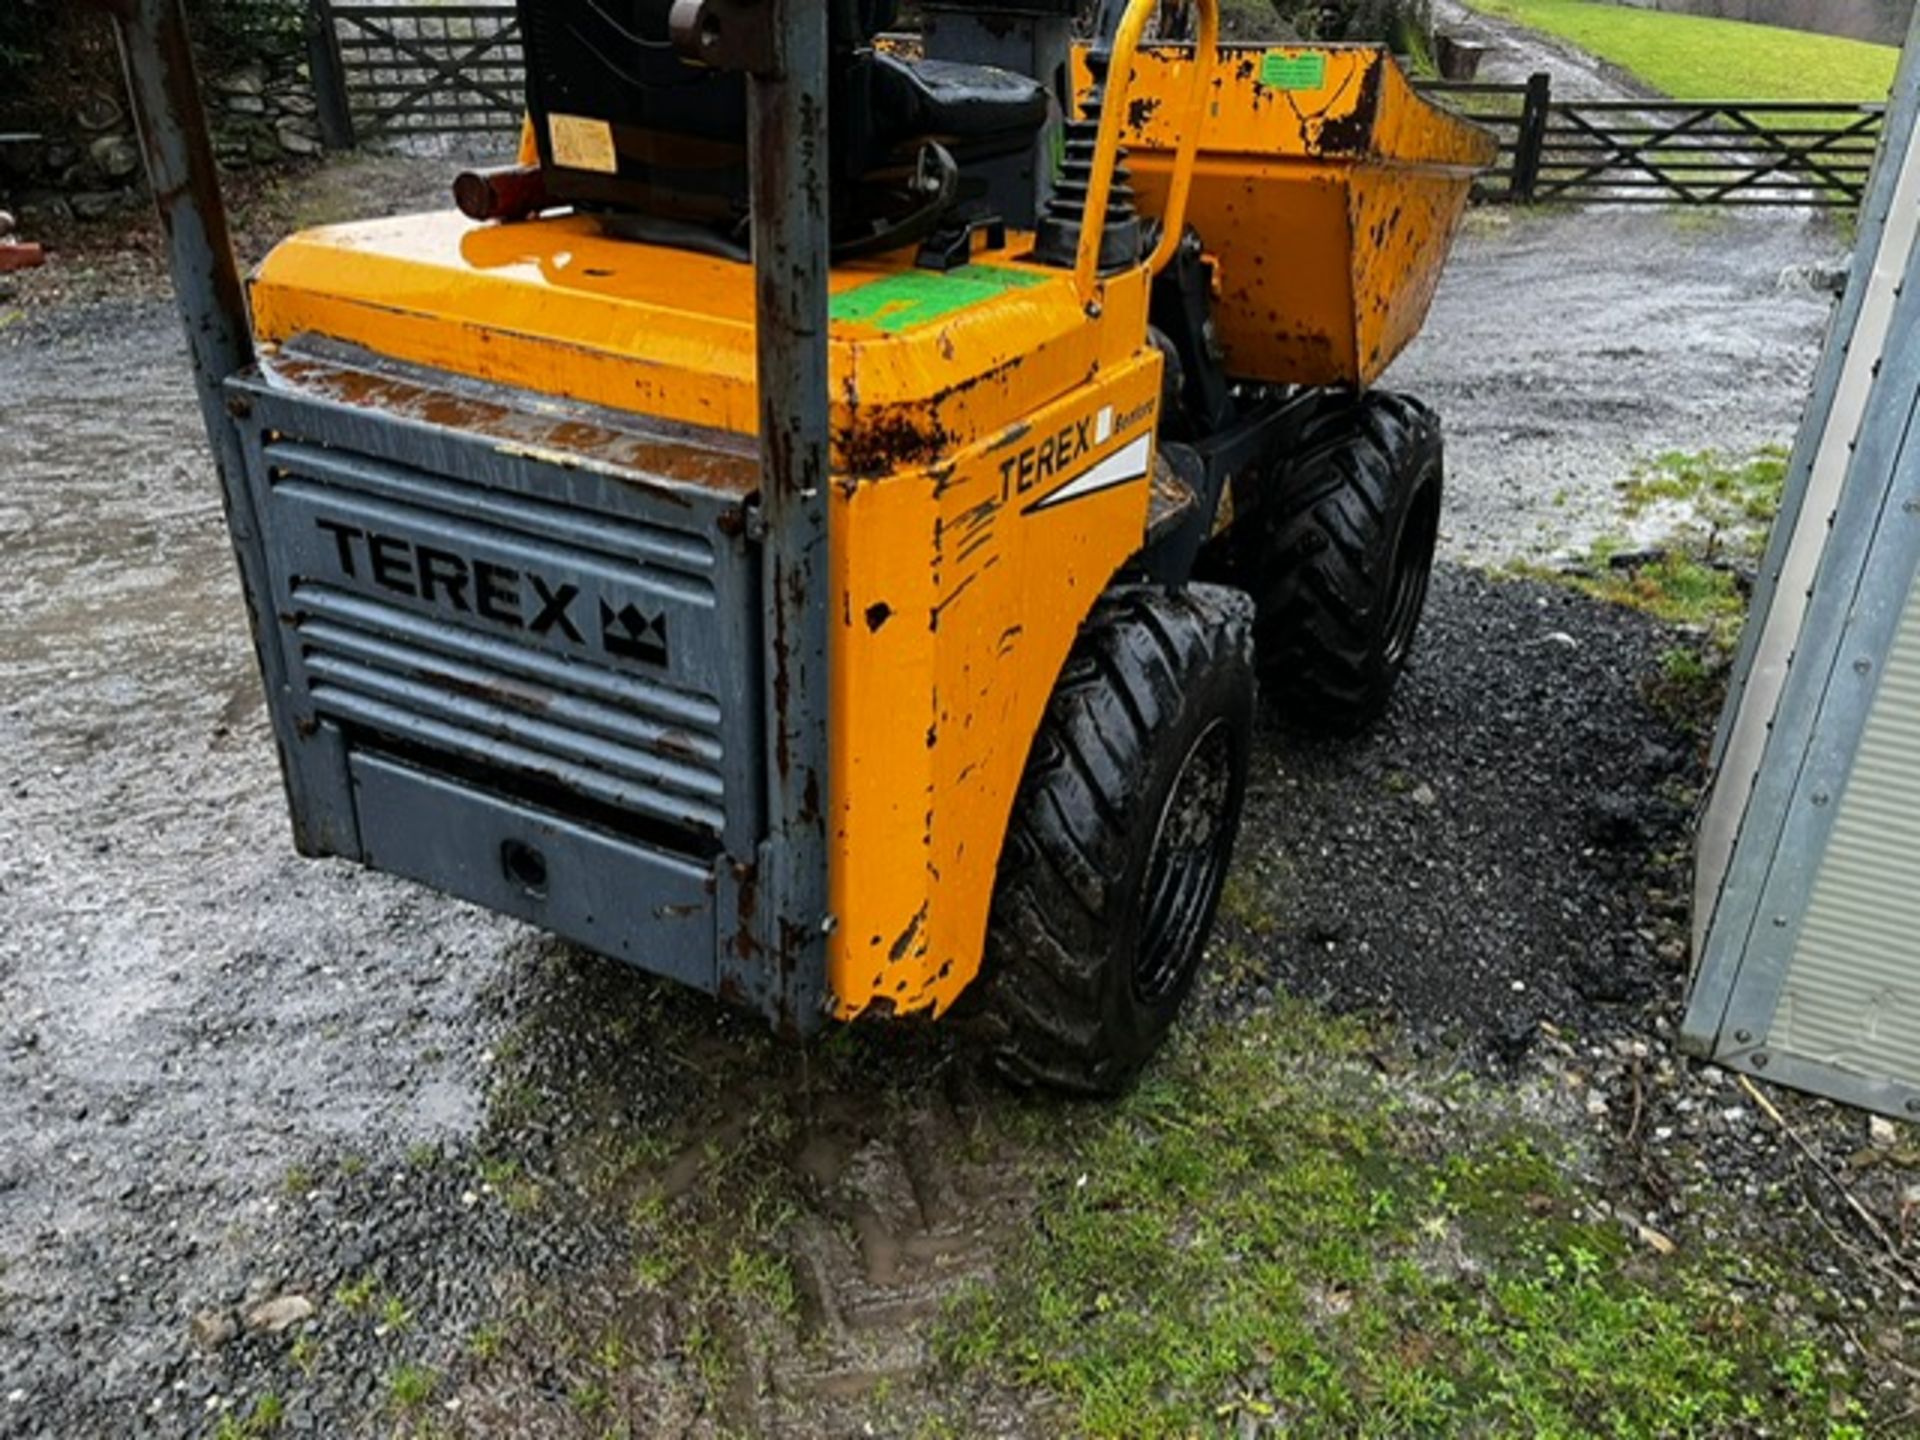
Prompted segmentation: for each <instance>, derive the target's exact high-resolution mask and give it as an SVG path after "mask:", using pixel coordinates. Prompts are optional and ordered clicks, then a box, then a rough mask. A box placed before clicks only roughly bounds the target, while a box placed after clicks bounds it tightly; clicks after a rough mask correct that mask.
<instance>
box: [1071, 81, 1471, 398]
mask: <svg viewBox="0 0 1920 1440" xmlns="http://www.w3.org/2000/svg"><path fill="white" fill-rule="evenodd" d="M1193 63H1194V61H1193V53H1192V51H1191V50H1189V49H1187V48H1185V47H1174V46H1167V47H1160V48H1154V49H1149V50H1143V51H1142V52H1141V53H1140V56H1139V59H1138V60H1137V61H1136V63H1135V65H1134V70H1133V84H1132V86H1131V87H1130V91H1129V95H1128V101H1127V118H1128V127H1127V136H1126V142H1125V143H1126V146H1127V149H1128V152H1129V157H1130V160H1129V163H1130V164H1131V166H1132V168H1133V172H1134V178H1135V184H1136V187H1137V188H1138V190H1139V192H1140V206H1141V209H1142V210H1144V211H1145V212H1147V213H1148V214H1155V213H1158V210H1159V207H1160V205H1161V204H1162V203H1163V201H1164V198H1165V195H1166V189H1167V178H1168V174H1169V172H1170V170H1171V168H1172V161H1173V155H1174V151H1175V147H1176V145H1177V142H1178V138H1179V137H1178V133H1177V130H1178V125H1179V120H1180V111H1181V108H1182V103H1181V102H1182V101H1183V100H1184V97H1185V96H1186V95H1187V94H1188V93H1189V92H1188V84H1189V77H1190V76H1191V74H1192V71H1191V70H1190V69H1189V68H1188V67H1190V66H1191V65H1192V64H1193ZM1081 75H1082V78H1083V79H1084V77H1085V70H1084V67H1083V68H1082V70H1081ZM1163 100H1164V101H1165V102H1166V103H1162V102H1163ZM1498 153H1499V148H1498V145H1497V142H1496V141H1495V140H1494V138H1493V136H1492V135H1491V134H1489V133H1488V132H1487V131H1485V130H1483V129H1482V128H1480V127H1479V126H1477V125H1475V124H1473V123H1472V122H1470V121H1467V120H1463V119H1462V118H1460V117H1459V116H1458V115H1456V114H1454V113H1453V112H1451V111H1448V110H1443V109H1441V108H1439V107H1438V106H1436V105H1433V104H1431V103H1429V102H1428V101H1426V100H1424V99H1422V98H1421V97H1420V96H1419V95H1418V94H1416V93H1415V92H1414V90H1413V88H1412V86H1410V85H1409V84H1408V83H1407V78H1406V76H1405V75H1404V74H1402V73H1401V70H1400V67H1399V66H1398V65H1397V64H1395V63H1394V61H1393V59H1392V57H1391V56H1390V55H1388V54H1387V53H1386V52H1385V51H1384V50H1381V49H1378V48H1376V47H1372V46H1312V47H1300V46H1288V47H1279V48H1275V47H1266V46H1253V47H1229V48H1227V49H1226V50H1225V52H1224V53H1223V55H1222V57H1221V63H1220V68H1219V73H1218V74H1217V75H1216V76H1215V78H1214V83H1213V86H1212V96H1211V100H1210V102H1209V103H1208V105H1207V107H1206V111H1205V115H1204V118H1203V121H1202V129H1201V135H1200V155H1199V160H1198V163H1197V168H1196V170H1195V173H1194V179H1193V197H1192V200H1191V202H1190V204H1189V208H1188V211H1187V219H1188V222H1189V223H1190V224H1192V225H1193V226H1194V227H1195V228H1196V229H1197V230H1198V231H1199V232H1200V237H1201V240H1202V241H1203V242H1204V244H1205V246H1206V248H1207V251H1208V253H1210V254H1211V255H1213V256H1215V257H1216V258H1217V260H1218V262H1219V267H1220V303H1219V305H1218V306H1217V307H1216V312H1215V313H1216V315H1217V316H1218V320H1219V326H1220V338H1221V340H1222V342H1223V343H1224V344H1225V346H1226V350H1227V358H1228V369H1229V370H1230V371H1231V372H1232V373H1233V374H1234V375H1237V376H1243V377H1246V378H1249V379H1258V380H1265V381H1269V382H1272V383H1276V384H1298V385H1334V384H1349V385H1364V384H1367V383H1368V382H1370V381H1372V380H1374V379H1375V378H1377V377H1378V376H1379V374H1380V372H1381V371H1383V370H1385V369H1386V368H1387V366H1388V364H1389V363H1391V361H1392V360H1393V358H1394V356H1396V355H1398V354H1399V353H1400V351H1401V349H1402V348H1403V347H1404V346H1405V345H1406V344H1407V342H1408V341H1409V340H1411V339H1412V338H1413V337H1414V336H1415V335H1416V334H1418V333H1419V330H1420V326H1421V324H1422V323H1423V322H1424V321H1425V320H1426V316H1427V306H1428V305H1429V303H1431V301H1432V299H1433V291H1434V287H1435V286H1436V285H1437V284H1438V283H1439V279H1440V270H1441V267H1442V266H1443V265H1444V264H1445V263H1446V258H1447V252H1448V250H1449V248H1450V247H1451V245H1452V243H1453V235H1454V230H1455V228H1456V226H1457V225H1458V224H1459V221H1460V216H1461V214H1462V212H1463V211H1464V209H1465V208H1466V203H1467V192H1468V190H1469V189H1470V188H1471V186H1472V184H1473V180H1474V177H1475V176H1476V175H1478V174H1479V173H1480V172H1481V171H1482V170H1484V169H1485V168H1487V167H1488V166H1489V165H1491V164H1492V163H1493V161H1494V160H1495V158H1496V157H1497V155H1498Z"/></svg>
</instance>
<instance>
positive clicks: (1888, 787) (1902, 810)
mask: <svg viewBox="0 0 1920 1440" xmlns="http://www.w3.org/2000/svg"><path fill="white" fill-rule="evenodd" d="M1838 805H1839V810H1838V813H1837V814H1836V815H1835V817H1834V825H1833V831H1832V835H1831V837H1830V838H1829V840H1828V842H1827V849H1826V853H1825V854H1824V855H1823V856H1822V857H1821V861H1820V866H1819V869H1818V871H1817V872H1816V877H1815V880H1814V884H1813V894H1812V898H1811V900H1810V901H1809V903H1808V906H1807V914H1806V918H1805V920H1804V921H1803V922H1802V925H1801V928H1800V936H1799V941H1798V943H1797V944H1796V945H1795V947H1794V951H1793V957H1792V959H1791V961H1790V962H1789V964H1788V968H1787V974H1786V981H1785V985H1784V987H1783V989H1782V991H1781V994H1780V1004H1779V1009H1778V1010H1777V1011H1776V1012H1775V1014H1774V1021H1773V1026H1772V1030H1771V1033H1770V1034H1769V1036H1768V1044H1769V1045H1770V1046H1771V1047H1772V1048H1773V1049H1775V1050H1782V1051H1786V1052H1789V1053H1791V1054H1794V1055H1798V1056H1801V1057H1803V1058H1805V1059H1809V1060H1815V1061H1821V1062H1824V1063H1827V1064H1831V1065H1835V1066H1838V1067H1840V1068H1842V1069H1846V1070H1854V1071H1858V1072H1861V1073H1863V1074H1869V1075H1874V1076H1879V1077H1885V1078H1888V1079H1894V1080H1902V1081H1906V1082H1908V1083H1920V586H1910V587H1909V591H1908V596H1907V602H1906V606H1905V608H1904V609H1903V611H1902V612H1901V617H1900V628H1899V630H1898V632H1897V635H1896V638H1895V640H1894V646H1893V651H1892V653H1891V655H1890V656H1889V657H1888V660H1887V663H1886V667H1885V669H1884V671H1883V673H1882V674H1881V677H1880V685H1879V688H1878V690H1877V692H1876V693H1875V696H1874V701H1873V706H1872V708H1871V709H1870V710H1869V712H1868V715H1867V722H1866V728H1865V730H1864V732H1863V734H1862V736H1861V740H1860V749H1859V751H1858V753H1857V755H1856V756H1855V759H1854V768H1853V774H1852V776H1851V777H1850V778H1849V780H1848V782H1847V788H1846V790H1845V792H1844V794H1842V795H1841V797H1840V799H1839V801H1838Z"/></svg>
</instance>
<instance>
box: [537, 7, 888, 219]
mask: <svg viewBox="0 0 1920 1440" xmlns="http://www.w3.org/2000/svg"><path fill="white" fill-rule="evenodd" d="M672 8H673V3H672V0H519V11H520V19H521V31H522V35H523V38H524V42H525V46H526V56H527V90H528V96H527V98H528V108H529V110H530V112H531V114H532V116H533V121H534V130H535V133H536V135H537V137H538V140H539V144H540V161H541V166H542V168H543V169H544V170H545V172H546V181H547V191H548V193H549V194H550V195H552V196H553V197H554V198H555V199H557V200H560V201H563V202H566V203H570V204H574V205H576V206H581V207H583V208H588V209H602V210H609V211H624V212H629V213H634V214H641V215H647V216H651V217H655V218H657V219H660V220H666V221H673V222H687V223H692V224H715V223H719V224H726V223H728V222H731V221H735V220H737V219H739V218H740V217H742V216H744V215H745V213H746V204H747V173H746V128H747V113H746V112H747V103H746V82H745V81H744V80H743V79H742V77H740V76H739V75H736V74H728V73H722V72H718V71H714V70H709V69H706V68H704V67H701V66H699V65H694V64H690V63H689V62H687V61H686V60H684V59H683V58H682V57H681V55H680V52H679V51H678V50H677V49H676V48H675V47H674V44H673V41H672V38H671V36H670V34H669V31H668V16H669V14H670V12H671V11H672ZM895 9H896V0H831V3H830V5H829V27H830V36H831V40H830V43H831V45H832V47H833V50H834V63H833V67H832V69H833V86H834V92H833V94H832V96H831V97H830V99H829V107H828V108H829V113H830V115H832V116H833V117H834V118H833V124H834V130H833V137H832V144H831V147H830V149H831V151H832V153H833V155H834V170H835V179H836V181H841V180H844V179H845V178H846V177H847V176H848V175H849V174H851V173H852V172H851V170H850V169H849V168H847V167H849V166H852V165H854V164H855V163H857V160H858V157H859V156H860V155H861V154H862V153H864V152H865V150H866V149H867V147H866V146H864V145H863V144H861V143H860V138H861V137H860V134H859V130H858V127H859V125H860V119H861V116H862V115H863V114H864V113H865V112H866V110H867V109H868V108H869V107H868V106H867V105H866V103H865V97H864V93H863V92H864V89H865V87H866V85H867V84H868V75H867V71H868V70H869V68H870V63H871V57H870V55H868V54H867V52H866V49H865V47H866V45H867V43H868V41H869V40H870V38H871V37H872V36H873V35H874V34H875V33H877V32H878V31H879V30H881V29H884V28H885V27H886V26H887V25H890V24H891V23H893V19H894V12H895ZM843 162H844V163H843Z"/></svg>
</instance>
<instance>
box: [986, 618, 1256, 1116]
mask: <svg viewBox="0 0 1920 1440" xmlns="http://www.w3.org/2000/svg"><path fill="white" fill-rule="evenodd" d="M1253 711H1254V676H1253V607H1252V604H1251V602H1250V601H1249V600H1248V599H1247V597H1246V596H1245V595H1243V594H1242V593H1240V592H1239V591H1237V590H1229V589H1225V588H1223V587H1219V586H1212V585H1193V586H1189V587H1187V588H1186V589H1184V590H1180V591H1176V592H1169V591H1165V590H1159V589H1154V588H1149V587H1144V586H1143V587H1126V588H1122V589H1118V590H1115V591H1113V592H1111V593H1110V594H1109V595H1108V596H1107V597H1106V598H1104V599H1103V600H1102V601H1101V603H1100V604H1099V606H1098V607H1096V609H1095V610H1094V613H1093V615H1092V617H1091V618H1090V619H1089V620H1088V621H1087V624H1086V626H1085V628H1084V629H1083V630H1082V631H1081V635H1080V640H1079V643H1078V644H1077V645H1076V646H1075V648H1074V652H1073V655H1072V657H1071V659H1070V660H1069V661H1068V663H1067V666H1066V669H1065V670H1064V672H1063V673H1062V675H1061V678H1060V682H1059V685H1058V686H1057V688H1056V689H1055V691H1054V695H1053V699H1052V701H1051V702H1050V704H1049V706H1048V710H1047V716H1046V719H1045V721H1044V723H1043V724H1042V726H1041V728H1040V732H1039V734H1038V735H1037V736H1036V737H1035V740H1034V744H1033V749H1032V753H1031V756H1030V758H1029V760H1028V763H1027V771H1026V775H1025V778H1024V779H1023V780H1022V782H1021V786H1020V792H1019V797H1018V799H1017V800H1016V801H1015V806H1014V814H1013V819H1012V824H1011V826H1010V828H1009V831H1008V835H1007V841H1006V845H1005V848H1004V850H1003V853H1002V856H1001V861H1000V871H999V878H998V880H997V882H996V885H995V890H994V901H993V912H992V917H991V920H990V922H989V926H988V934H987V947H986V965H985V974H984V979H983V991H984V993H983V997H982V998H983V1007H982V1015H981V1020H982V1028H983V1029H984V1030H985V1031H986V1033H987V1037H988V1041H989V1044H990V1045H991V1047H992V1050H993V1054H994V1057H995V1060H996V1062H997V1064H998V1065H999V1067H1000V1069H1001V1070H1002V1071H1003V1072H1004V1073H1006V1074H1007V1075H1009V1076H1010V1077H1011V1078H1013V1079H1015V1080H1016V1081H1019V1082H1022V1083H1028V1084H1033V1083H1039V1084H1046V1085H1050V1086H1053V1087H1055V1088H1058V1089H1064V1090H1069V1091H1074V1092H1078V1093H1082V1094H1106V1095H1110V1094H1114V1093H1117V1092H1119V1091H1121V1090H1124V1089H1125V1088H1126V1087H1127V1086H1128V1085H1129V1084H1130V1083H1131V1082H1132V1080H1133V1079H1134V1077H1135V1076H1136V1075H1137V1074H1138V1073H1139V1071H1140V1069H1141V1067H1142V1066H1144V1065H1145V1064H1146V1062H1147V1060H1148V1059H1149V1058H1150V1057H1151V1056H1152V1054H1153V1052H1154V1050H1155V1049H1156V1048H1157V1047H1158V1046H1159V1044H1160V1042H1161V1040H1162V1039H1163V1038H1164V1037H1165V1035H1166V1033H1167V1030H1168V1029H1169V1027H1170V1026H1171V1025H1172V1024H1173V1020H1174V1016H1175V1015H1176V1014H1177V1013H1178V1011H1179V1009H1180V1005H1181V1002H1182V1001H1184V1000H1185V999H1186V996H1187V992H1188V991H1189V990H1191V989H1192V987H1193V981H1194V977H1195V975H1196V974H1197V973H1198V971H1199V966H1200V958H1201V954H1202V952H1203V950H1204V949H1205V946H1206V940H1207V933H1208V931H1209V930H1210V929H1211V928H1212V925H1213V916H1214V910H1215V909H1216V907H1217V906H1218V904H1219V900H1220V889H1221V886H1222V885H1223V884H1224V882H1225V880H1226V873H1227V865H1228V862H1229V861H1230V859H1231V858H1232V854H1233V844H1234V839H1235V837H1236V836H1237V834H1238V832H1239V828H1240V810H1241V804H1242V801H1243V799H1244V797H1245V794H1246V784H1247V761H1248V753H1249V750H1250V748H1251V745H1252V735H1253Z"/></svg>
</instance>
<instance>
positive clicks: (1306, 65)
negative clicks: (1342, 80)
mask: <svg viewBox="0 0 1920 1440" xmlns="http://www.w3.org/2000/svg"><path fill="white" fill-rule="evenodd" d="M1260 83H1261V84H1262V85H1264V86H1266V87H1267V88H1268V89H1269V90H1324V89H1326V88H1327V57H1326V56H1324V55H1283V54H1281V53H1280V52H1279V51H1278V50H1269V51H1268V52H1267V58H1266V59H1265V60H1263V61H1262V62H1261V64H1260Z"/></svg>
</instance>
